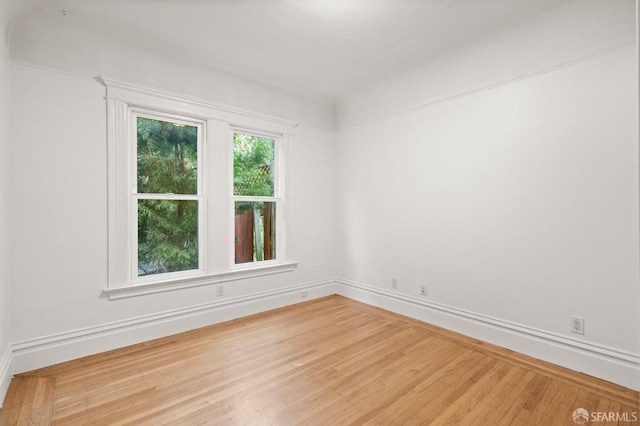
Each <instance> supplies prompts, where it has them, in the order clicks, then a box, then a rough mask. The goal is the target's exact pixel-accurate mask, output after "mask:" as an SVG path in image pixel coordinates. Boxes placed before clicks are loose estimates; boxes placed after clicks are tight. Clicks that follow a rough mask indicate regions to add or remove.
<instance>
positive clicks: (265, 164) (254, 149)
mask: <svg viewBox="0 0 640 426" xmlns="http://www.w3.org/2000/svg"><path fill="white" fill-rule="evenodd" d="M275 145H276V142H275V141H274V140H273V139H267V138H259V137H257V136H251V135H245V134H243V133H234V134H233V195H247V196H256V197H261V196H262V197H272V196H273V195H274V189H273V178H274V159H275Z"/></svg>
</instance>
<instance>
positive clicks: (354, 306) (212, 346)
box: [0, 296, 640, 425]
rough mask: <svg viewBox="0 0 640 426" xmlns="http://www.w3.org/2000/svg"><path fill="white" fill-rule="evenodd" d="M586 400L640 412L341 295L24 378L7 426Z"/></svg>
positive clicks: (565, 375) (463, 409)
mask: <svg viewBox="0 0 640 426" xmlns="http://www.w3.org/2000/svg"><path fill="white" fill-rule="evenodd" d="M579 407H584V408H586V409H587V410H589V411H590V412H592V411H598V410H600V411H607V412H608V411H617V412H624V411H625V410H626V411H628V412H629V413H631V412H633V411H635V412H638V411H640V409H639V407H638V393H637V392H634V391H632V390H630V389H625V388H622V387H620V386H617V385H614V384H612V383H608V382H605V381H603V380H599V379H595V378H592V377H589V376H586V375H584V374H580V373H576V372H572V371H571V370H568V369H565V368H561V367H558V366H554V365H552V364H549V363H545V362H543V361H540V360H536V359H533V358H531V357H527V356H525V355H522V354H517V353H515V352H513V351H509V350H507V349H504V348H500V347H497V346H494V345H490V344H488V343H485V342H481V341H478V340H475V339H471V338H468V337H465V336H461V335H459V334H457V333H453V332H451V331H447V330H444V329H441V328H438V327H435V326H432V325H429V324H425V323H421V322H419V321H416V320H413V319H410V318H407V317H404V316H401V315H396V314H393V313H390V312H386V311H383V310H381V309H378V308H375V307H371V306H368V305H365V304H362V303H359V302H355V301H352V300H349V299H345V298H343V297H340V296H330V297H326V298H322V299H317V300H313V301H309V302H306V303H301V304H298V305H294V306H288V307H286V308H282V309H277V310H274V311H271V312H265V313H261V314H258V315H253V316H250V317H245V318H240V319H237V320H233V321H229V322H226V323H222V324H217V325H213V326H210V327H204V328H201V329H197V330H191V331H189V332H186V333H180V334H177V335H174V336H169V337H166V338H162V339H156V340H153V341H150V342H145V343H142V344H139V345H134V346H130V347H127V348H122V349H118V350H115V351H110V352H106V353H104V354H99V355H95V356H91V357H86V358H82V359H78V360H74V361H70V362H66V363H63V364H59V365H55V366H51V367H47V368H42V369H39V370H35V371H32V372H30V373H26V374H23V375H19V376H17V377H16V378H15V379H14V381H13V382H12V384H11V387H10V389H9V392H8V394H7V399H6V401H5V408H4V409H2V410H1V411H0V425H9V424H31V423H32V424H59V425H86V424H92V425H102V424H109V425H117V424H123V425H124V424H135V425H159V424H175V425H181V424H260V425H264V424H275V425H290V424H304V425H314V424H317V425H327V424H347V423H353V424H434V425H448V424H466V425H472V424H478V425H484V424H495V425H500V424H519V425H520V424H521V425H528V424H531V425H540V424H548V425H552V424H571V423H570V421H571V414H572V412H573V411H574V410H575V409H576V408H579ZM29 422H31V423H29ZM604 423H605V424H606V422H604ZM609 423H611V424H614V423H613V422H609ZM615 423H617V422H615ZM620 424H625V423H620Z"/></svg>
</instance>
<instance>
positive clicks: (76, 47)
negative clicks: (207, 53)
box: [11, 9, 335, 129]
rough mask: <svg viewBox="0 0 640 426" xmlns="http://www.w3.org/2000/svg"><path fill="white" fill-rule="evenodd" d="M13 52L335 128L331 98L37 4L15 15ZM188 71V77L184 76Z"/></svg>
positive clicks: (31, 59) (40, 61)
mask: <svg viewBox="0 0 640 426" xmlns="http://www.w3.org/2000/svg"><path fill="white" fill-rule="evenodd" d="M11 57H12V58H14V59H16V60H21V61H27V62H33V63H36V64H39V65H47V66H52V67H54V68H57V69H61V70H67V71H71V72H74V73H79V74H81V75H86V76H92V77H95V76H98V75H106V76H110V77H117V78H120V79H122V80H130V81H132V82H134V83H143V84H145V85H146V86H149V87H158V88H161V89H165V90H167V89H171V90H172V91H174V92H176V93H179V94H182V95H190V96H195V97H198V98H201V99H207V100H210V101H211V102H213V103H216V104H219V105H224V106H231V107H237V108H243V109H246V110H249V111H255V112H259V113H261V114H267V115H272V116H275V117H280V118H285V119H289V120H293V121H298V122H300V123H302V124H303V125H305V126H309V127H314V128H320V129H333V128H334V121H335V119H334V116H335V114H334V109H333V104H332V103H331V102H330V101H329V100H326V99H313V98H305V97H302V96H300V95H296V94H292V93H287V92H284V91H282V90H280V89H277V88H273V87H269V86H266V85H264V84H262V83H259V82H256V81H254V80H251V79H247V78H243V77H239V76H236V75H234V74H230V73H228V72H224V71H220V70H204V69H199V68H197V67H194V66H193V65H192V64H190V63H177V62H175V61H172V60H168V59H166V58H164V57H160V56H158V55H155V54H152V53H150V52H148V51H145V50H141V49H138V48H134V47H131V46H129V45H126V44H121V43H118V42H115V41H113V40H109V39H106V38H104V37H101V36H99V35H96V34H93V33H89V32H86V31H83V30H80V29H75V28H73V27H71V26H63V25H61V24H60V23H59V22H56V21H55V20H52V19H48V17H47V16H46V15H44V14H42V13H40V12H38V10H37V9H32V10H29V11H28V12H24V13H23V14H21V15H19V16H18V17H17V18H16V19H15V23H14V25H13V27H12V31H11ZM185 76H188V78H185Z"/></svg>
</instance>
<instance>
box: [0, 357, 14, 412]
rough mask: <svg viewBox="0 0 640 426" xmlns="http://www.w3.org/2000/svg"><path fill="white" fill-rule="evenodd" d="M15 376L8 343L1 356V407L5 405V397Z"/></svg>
mask: <svg viewBox="0 0 640 426" xmlns="http://www.w3.org/2000/svg"><path fill="white" fill-rule="evenodd" d="M12 378H13V355H12V353H11V347H10V346H9V345H7V347H6V348H5V351H4V353H3V354H2V358H0V408H2V406H3V405H4V397H5V395H6V394H7V390H9V385H10V384H11V379H12Z"/></svg>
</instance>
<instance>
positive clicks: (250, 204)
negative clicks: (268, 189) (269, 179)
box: [235, 201, 276, 263]
mask: <svg viewBox="0 0 640 426" xmlns="http://www.w3.org/2000/svg"><path fill="white" fill-rule="evenodd" d="M235 210H236V231H235V251H236V263H247V262H260V261H262V260H271V259H275V258H276V203H274V202H255V201H236V205H235Z"/></svg>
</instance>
